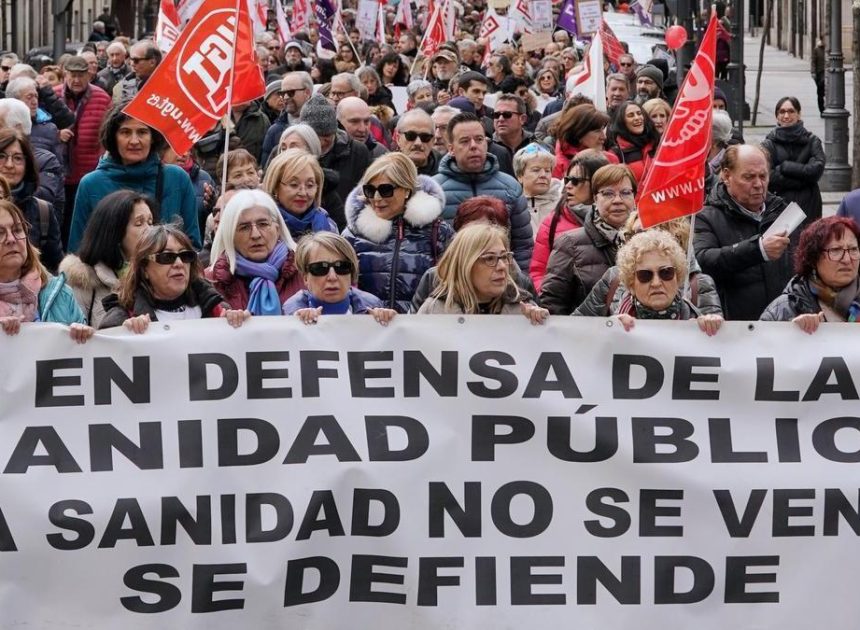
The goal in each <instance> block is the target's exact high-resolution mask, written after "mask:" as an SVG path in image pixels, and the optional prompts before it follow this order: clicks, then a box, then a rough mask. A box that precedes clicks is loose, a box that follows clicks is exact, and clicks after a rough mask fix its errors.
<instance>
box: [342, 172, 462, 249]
mask: <svg viewBox="0 0 860 630" xmlns="http://www.w3.org/2000/svg"><path fill="white" fill-rule="evenodd" d="M418 188H419V189H418V191H417V192H415V193H414V194H413V195H412V196H411V197H410V198H409V200H408V201H407V202H406V210H405V211H404V212H403V219H404V221H405V222H406V223H407V224H408V225H410V226H412V227H416V228H420V227H424V226H425V225H430V224H431V223H432V222H433V221H434V220H436V219H437V218H439V217H440V216H441V215H442V209H443V208H444V207H445V193H444V192H442V187H441V186H440V185H439V184H437V183H436V182H435V181H433V180H432V179H431V178H429V177H427V176H426V175H419V176H418ZM346 221H347V226H348V227H349V230H350V231H351V232H352V233H353V234H355V235H357V236H362V237H364V238H366V239H368V240H370V241H373V242H375V243H382V242H384V241H385V240H387V239H388V237H389V236H390V235H391V228H392V226H393V225H394V221H393V220H389V219H381V218H380V217H378V216H377V215H376V213H375V212H374V211H373V208H372V207H371V206H370V204H368V203H367V201H366V200H365V198H364V193H363V192H362V191H361V187H360V186H356V187H355V188H354V189H353V191H352V192H351V193H349V196H348V197H347V199H346Z"/></svg>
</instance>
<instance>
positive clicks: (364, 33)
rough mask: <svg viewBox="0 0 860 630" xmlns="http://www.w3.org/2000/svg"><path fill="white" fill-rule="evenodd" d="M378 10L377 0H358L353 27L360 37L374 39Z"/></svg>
mask: <svg viewBox="0 0 860 630" xmlns="http://www.w3.org/2000/svg"><path fill="white" fill-rule="evenodd" d="M378 11H379V2H377V0H358V13H357V14H356V16H355V27H356V28H357V29H358V32H359V33H361V38H362V39H374V38H375V37H376V26H377V20H376V15H377V12H378Z"/></svg>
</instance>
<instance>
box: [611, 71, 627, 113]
mask: <svg viewBox="0 0 860 630" xmlns="http://www.w3.org/2000/svg"><path fill="white" fill-rule="evenodd" d="M629 99H630V84H629V83H627V77H625V76H624V75H623V74H621V73H620V72H615V73H613V74H610V75H608V76H607V77H606V113H607V114H609V115H610V116H612V114H613V113H614V112H615V110H616V108H617V107H618V106H619V105H621V103H623V102H624V101H627V100H629Z"/></svg>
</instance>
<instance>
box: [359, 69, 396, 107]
mask: <svg viewBox="0 0 860 630" xmlns="http://www.w3.org/2000/svg"><path fill="white" fill-rule="evenodd" d="M355 76H357V77H358V80H359V81H361V84H362V85H363V86H364V87H365V89H366V90H367V99H365V100H366V101H367V104H368V105H370V106H371V107H375V106H376V105H385V106H386V107H390V108H391V109H394V98H393V97H392V95H391V90H389V89H388V88H387V87H385V86H384V85H382V79H380V78H379V74H377V72H376V70H375V69H374V68H373V66H362V67H361V68H359V69H358V70H356V71H355Z"/></svg>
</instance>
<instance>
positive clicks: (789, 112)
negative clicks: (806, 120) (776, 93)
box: [776, 109, 797, 116]
mask: <svg viewBox="0 0 860 630" xmlns="http://www.w3.org/2000/svg"><path fill="white" fill-rule="evenodd" d="M796 113H797V110H796V109H781V110H779V111H778V112H777V113H776V115H777V116H790V115H792V114H796Z"/></svg>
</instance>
